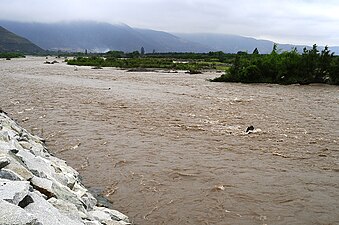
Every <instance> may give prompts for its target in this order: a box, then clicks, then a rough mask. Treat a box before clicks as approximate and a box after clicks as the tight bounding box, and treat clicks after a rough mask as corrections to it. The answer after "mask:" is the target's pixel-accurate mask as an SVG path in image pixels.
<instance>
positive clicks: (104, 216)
mask: <svg viewBox="0 0 339 225" xmlns="http://www.w3.org/2000/svg"><path fill="white" fill-rule="evenodd" d="M89 214H90V215H91V216H93V218H94V219H96V220H98V221H100V222H103V221H105V220H111V216H110V215H109V213H106V212H104V211H101V210H93V211H90V212H89Z"/></svg>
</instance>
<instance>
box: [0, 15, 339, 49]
mask: <svg viewBox="0 0 339 225" xmlns="http://www.w3.org/2000/svg"><path fill="white" fill-rule="evenodd" d="M0 26H3V27H4V28H6V29H7V30H9V31H11V32H14V33H16V34H18V35H20V36H22V37H25V38H27V39H29V40H30V41H32V42H33V43H34V44H36V45H38V46H40V47H42V48H44V49H47V50H63V51H84V50H85V49H87V50H88V51H90V52H106V51H109V50H119V51H124V52H133V51H140V49H141V47H144V49H145V52H146V53H150V52H153V50H154V51H155V52H209V51H223V52H225V53H237V52H238V51H247V52H248V53H252V52H253V50H254V49H255V48H258V49H259V52H260V53H270V52H271V51H272V47H273V42H272V41H268V40H257V39H254V38H249V37H242V36H238V35H226V34H170V33H166V32H162V31H155V30H147V29H139V28H132V27H129V26H128V25H125V24H120V25H116V24H115V25H112V24H109V23H101V22H88V21H87V22H85V21H82V22H64V23H50V24H47V23H22V22H13V21H0ZM293 47H297V48H298V50H299V51H302V49H303V48H304V47H305V46H294V45H288V44H279V45H278V49H281V50H283V51H289V50H291V49H292V48H293ZM319 49H321V47H320V48H319ZM330 49H331V50H332V51H334V52H336V53H337V54H338V53H339V47H332V48H330Z"/></svg>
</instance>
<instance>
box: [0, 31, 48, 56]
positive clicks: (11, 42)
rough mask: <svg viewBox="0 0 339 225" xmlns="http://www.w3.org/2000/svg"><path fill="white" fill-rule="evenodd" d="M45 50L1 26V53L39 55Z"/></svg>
mask: <svg viewBox="0 0 339 225" xmlns="http://www.w3.org/2000/svg"><path fill="white" fill-rule="evenodd" d="M43 51H44V50H43V49H41V48H40V47H38V46H36V45H35V44H33V43H32V42H30V41H29V40H27V39H25V38H23V37H20V36H18V35H16V34H14V33H12V32H10V31H8V30H6V29H5V28H3V27H2V26H0V52H23V53H28V54H31V53H39V52H43Z"/></svg>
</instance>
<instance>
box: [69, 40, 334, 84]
mask: <svg viewBox="0 0 339 225" xmlns="http://www.w3.org/2000/svg"><path fill="white" fill-rule="evenodd" d="M67 63H68V64H70V65H79V66H93V67H94V68H97V69H98V68H101V67H119V68H122V69H131V68H139V69H142V68H143V69H145V68H148V69H151V68H152V69H170V70H188V71H189V72H190V73H199V72H200V71H202V70H222V71H225V73H224V74H223V75H221V76H220V77H217V78H215V79H212V80H211V81H213V82H242V83H277V84H310V83H326V84H335V85H338V84H339V57H338V56H335V55H334V53H331V51H330V50H329V49H328V47H327V46H326V47H325V48H324V49H323V50H321V51H319V50H318V47H317V45H313V47H312V48H311V49H306V48H304V49H303V52H302V53H299V52H298V51H297V49H296V48H295V49H292V50H291V51H285V52H280V51H278V50H277V45H276V44H274V46H273V50H272V52H271V53H270V54H264V55H263V54H259V51H258V50H257V49H255V50H254V51H253V53H252V54H248V53H246V52H238V53H237V54H226V53H223V52H209V53H149V54H144V53H139V52H138V51H135V52H132V53H124V52H120V51H109V52H107V53H104V54H89V55H81V56H78V57H75V58H74V59H69V60H67Z"/></svg>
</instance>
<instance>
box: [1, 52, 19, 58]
mask: <svg viewBox="0 0 339 225" xmlns="http://www.w3.org/2000/svg"><path fill="white" fill-rule="evenodd" d="M0 58H4V59H12V58H25V55H24V54H22V53H20V52H0Z"/></svg>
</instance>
